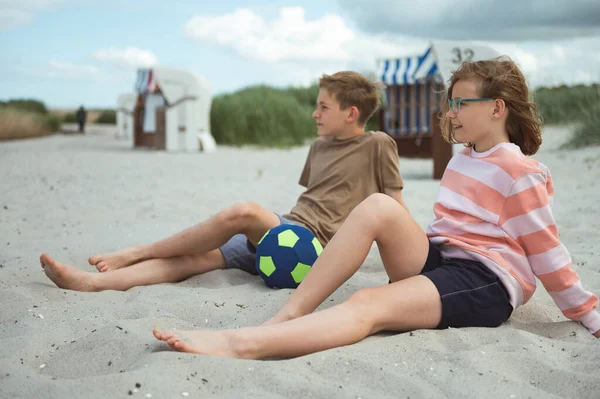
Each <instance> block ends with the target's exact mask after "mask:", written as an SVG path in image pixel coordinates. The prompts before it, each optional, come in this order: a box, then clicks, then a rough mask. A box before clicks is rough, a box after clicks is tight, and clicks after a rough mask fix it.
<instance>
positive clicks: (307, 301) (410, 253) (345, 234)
mask: <svg viewBox="0 0 600 399" xmlns="http://www.w3.org/2000/svg"><path fill="white" fill-rule="evenodd" d="M373 241H375V242H377V245H378V247H379V253H380V255H381V259H382V261H383V264H384V266H385V268H386V271H387V274H388V276H389V277H390V279H391V280H392V281H398V280H402V279H405V278H408V277H411V276H416V275H417V274H419V273H420V272H421V270H422V269H423V266H424V265H425V261H426V260H427V254H428V250H429V240H428V239H427V236H426V235H425V232H424V231H423V230H422V229H421V227H419V225H418V224H417V222H415V220H414V219H413V218H412V216H411V215H410V214H409V213H408V211H407V210H406V208H404V207H403V206H402V205H400V204H399V203H398V202H396V201H395V200H394V199H392V198H390V197H389V196H387V195H384V194H374V195H371V196H369V198H367V199H366V200H364V201H363V202H362V203H360V204H359V205H358V206H357V207H356V208H355V209H354V210H353V211H352V212H351V213H350V215H349V216H348V219H347V220H346V221H345V222H344V224H343V225H342V227H341V228H340V229H339V231H338V232H337V233H336V235H335V236H334V237H333V239H332V240H331V241H330V242H329V244H327V246H326V247H325V249H324V251H323V253H322V254H321V255H320V256H319V258H317V261H316V262H315V264H314V265H313V266H312V268H311V270H310V272H309V273H308V275H307V276H306V277H305V279H304V281H303V282H302V283H301V284H300V286H299V287H298V288H297V289H296V290H295V291H294V293H293V294H292V295H291V297H290V299H289V300H288V302H287V303H286V304H285V305H284V307H283V308H282V309H281V310H280V311H279V312H278V313H277V314H276V315H275V316H274V317H273V318H272V319H271V320H269V321H268V322H267V323H266V324H273V323H279V322H282V321H286V320H289V319H293V318H295V317H299V316H303V315H305V314H308V313H311V312H312V311H314V310H315V309H316V308H317V307H318V306H319V305H320V304H321V303H322V302H323V301H324V300H325V299H326V298H327V297H328V296H329V295H331V294H332V293H333V292H334V291H335V290H336V289H337V288H338V287H339V286H341V285H342V284H343V283H344V282H345V281H346V280H348V279H349V278H350V277H351V276H352V275H353V274H354V273H355V272H356V271H357V270H358V268H359V267H360V266H361V265H362V263H363V261H364V260H365V258H366V257H367V254H368V253H369V250H370V249H371V245H372V244H373Z"/></svg>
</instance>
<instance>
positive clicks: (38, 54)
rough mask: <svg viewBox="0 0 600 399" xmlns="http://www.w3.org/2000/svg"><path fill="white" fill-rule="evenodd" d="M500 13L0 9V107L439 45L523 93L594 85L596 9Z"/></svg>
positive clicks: (36, 2) (355, 65) (571, 6)
mask: <svg viewBox="0 0 600 399" xmlns="http://www.w3.org/2000/svg"><path fill="white" fill-rule="evenodd" d="M504 3H505V4H504V5H501V6H498V5H497V4H498V2H494V1H491V0H490V1H488V0H478V1H476V0H463V1H461V2H460V3H457V2H447V1H445V0H444V1H441V0H410V1H408V0H406V1H405V0H338V1H331V0H326V1H317V0H308V1H302V2H300V1H284V0H261V1H256V0H247V1H241V0H238V1H236V0H222V1H210V2H209V1H203V2H200V1H191V0H189V1H188V0H174V1H171V2H169V3H168V4H167V2H166V1H157V0H145V1H142V0H121V1H115V0H103V1H99V0H18V1H17V0H0V49H2V51H1V52H0V100H6V99H9V98H24V97H27V98H37V99H40V100H42V101H44V102H45V103H46V104H47V105H48V106H50V107H56V108H62V107H75V106H78V105H79V104H81V103H83V104H86V105H87V106H89V107H114V104H115V101H116V98H117V96H118V95H119V94H121V93H124V92H131V91H132V90H133V85H134V83H135V78H136V73H135V71H136V68H138V67H147V66H152V65H165V66H172V67H177V68H182V69H188V70H191V71H194V72H196V73H198V74H200V75H203V76H204V77H205V78H206V79H208V81H209V82H210V83H211V86H212V89H213V93H214V94H220V93H225V92H232V91H235V90H237V89H240V88H243V87H246V86H250V85H254V84H259V83H266V84H269V85H274V86H286V85H303V84H309V83H310V82H312V81H314V80H316V79H317V78H318V76H320V75H321V74H322V73H330V72H334V71H336V70H341V69H354V70H358V71H360V72H370V71H374V70H375V63H376V59H377V58H383V57H397V56H403V55H412V54H415V53H422V52H423V51H424V50H425V49H426V46H427V43H428V40H430V39H440V38H441V39H451V40H479V41H483V42H485V43H488V44H489V45H490V46H492V47H495V48H496V49H497V50H499V51H500V52H502V53H504V54H507V55H509V56H511V57H512V58H514V59H515V60H516V61H517V62H518V63H519V65H520V66H521V68H522V69H523V71H524V72H525V74H526V75H527V76H528V78H529V80H530V82H531V84H532V85H534V86H535V85H539V84H560V83H568V84H570V83H590V82H595V81H599V80H600V68H598V65H600V28H599V27H598V26H597V25H598V24H597V22H595V21H599V20H600V6H598V5H597V3H598V4H600V2H597V1H595V0H594V1H592V0H572V1H569V2H565V1H562V0H547V1H545V2H531V3H532V5H531V6H523V4H524V2H522V1H517V0H515V1H511V0H505V1H504ZM535 3H539V4H541V6H540V5H537V6H536V5H535ZM565 5H566V6H568V7H567V8H565ZM536 7H537V8H536ZM490 16H493V17H490Z"/></svg>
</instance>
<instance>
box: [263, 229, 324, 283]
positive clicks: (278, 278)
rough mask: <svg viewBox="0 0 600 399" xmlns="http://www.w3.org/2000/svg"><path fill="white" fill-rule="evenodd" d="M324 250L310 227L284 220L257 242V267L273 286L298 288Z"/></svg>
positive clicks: (265, 279)
mask: <svg viewBox="0 0 600 399" xmlns="http://www.w3.org/2000/svg"><path fill="white" fill-rule="evenodd" d="M321 252H323V247H322V246H321V243H320V242H319V240H317V238H316V237H315V235H314V234H313V233H312V232H311V231H310V230H309V229H307V228H306V227H303V226H299V225H295V224H282V225H280V226H277V227H274V228H272V229H271V230H269V231H267V232H266V233H265V235H264V236H263V237H262V238H261V239H260V241H259V242H258V245H257V246H256V270H257V271H258V274H259V275H260V276H261V277H262V278H263V280H264V281H265V283H266V284H267V285H268V286H269V287H271V288H297V287H298V285H300V283H301V282H302V280H304V277H306V275H307V274H308V272H309V271H310V268H311V267H312V265H313V263H314V262H315V261H316V260H317V258H318V257H319V255H321Z"/></svg>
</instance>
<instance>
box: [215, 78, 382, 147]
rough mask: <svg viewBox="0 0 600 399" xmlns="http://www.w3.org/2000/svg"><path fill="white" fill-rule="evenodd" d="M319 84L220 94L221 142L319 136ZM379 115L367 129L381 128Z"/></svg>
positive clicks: (278, 142)
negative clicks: (316, 115)
mask: <svg viewBox="0 0 600 399" xmlns="http://www.w3.org/2000/svg"><path fill="white" fill-rule="evenodd" d="M318 94H319V88H318V86H317V85H312V86H309V87H289V88H287V89H277V88H273V87H269V86H253V87H249V88H246V89H243V90H240V91H238V92H235V93H233V94H227V95H221V96H216V97H215V98H213V103H212V108H211V115H210V119H211V132H212V134H213V136H214V137H215V140H216V142H217V143H219V144H228V145H236V146H241V145H258V146H261V147H279V148H282V147H291V146H295V145H302V144H304V143H306V141H307V140H312V139H315V138H316V137H317V129H316V124H315V121H314V119H313V118H312V113H313V111H314V110H315V107H316V103H317V96H318ZM376 125H377V123H376V119H375V118H371V120H370V121H369V123H367V126H366V130H377V126H376Z"/></svg>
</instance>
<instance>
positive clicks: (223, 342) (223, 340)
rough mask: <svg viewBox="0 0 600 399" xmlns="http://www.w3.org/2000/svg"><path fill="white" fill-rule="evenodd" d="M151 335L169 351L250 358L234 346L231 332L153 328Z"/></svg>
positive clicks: (234, 341) (237, 346) (234, 340)
mask: <svg viewBox="0 0 600 399" xmlns="http://www.w3.org/2000/svg"><path fill="white" fill-rule="evenodd" d="M152 333H153V334H154V336H155V337H156V339H158V340H160V341H165V342H166V343H167V344H168V345H169V347H171V349H174V350H176V351H178V352H187V353H196V354H200V355H210V356H220V357H233V358H237V359H249V358H250V356H248V355H247V354H244V353H243V352H244V351H242V350H240V349H239V345H236V339H235V337H234V334H233V332H231V331H207V330H200V331H168V330H159V329H157V328H155V329H154V330H152Z"/></svg>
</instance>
